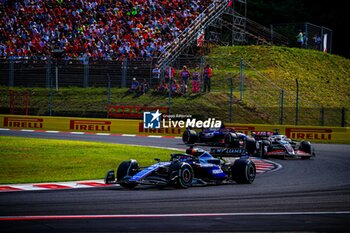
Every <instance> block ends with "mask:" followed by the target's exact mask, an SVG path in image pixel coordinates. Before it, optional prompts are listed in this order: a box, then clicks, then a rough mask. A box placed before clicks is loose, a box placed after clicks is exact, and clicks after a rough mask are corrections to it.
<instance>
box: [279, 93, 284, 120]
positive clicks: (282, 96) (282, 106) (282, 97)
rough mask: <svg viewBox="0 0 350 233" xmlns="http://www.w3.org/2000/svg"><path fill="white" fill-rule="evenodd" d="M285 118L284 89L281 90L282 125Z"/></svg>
mask: <svg viewBox="0 0 350 233" xmlns="http://www.w3.org/2000/svg"><path fill="white" fill-rule="evenodd" d="M283 119H284V90H283V89H281V91H280V125H283Z"/></svg>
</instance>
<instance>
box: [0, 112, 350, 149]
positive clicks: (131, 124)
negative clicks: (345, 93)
mask: <svg viewBox="0 0 350 233" xmlns="http://www.w3.org/2000/svg"><path fill="white" fill-rule="evenodd" d="M156 118H157V115H156V116H155V117H154V119H153V117H152V118H150V119H146V118H145V119H146V120H145V121H144V120H127V119H109V118H105V119H99V118H74V117H42V116H20V115H0V127H1V128H9V129H15V130H21V129H25V130H36V131H49V130H54V131H63V132H88V133H109V134H136V135H160V136H177V137H181V136H182V134H183V132H184V131H185V130H186V128H185V127H184V126H185V125H186V124H182V123H181V121H179V122H177V123H176V124H175V123H174V122H173V121H171V122H170V121H169V120H167V121H166V124H153V126H155V127H145V126H148V125H149V124H145V123H149V121H153V120H157V119H156ZM169 122H170V123H169ZM184 122H185V123H186V121H184ZM189 122H190V123H192V121H189ZM199 123H200V122H199ZM205 123H206V122H203V125H205ZM209 123H210V122H209ZM208 125H209V126H211V124H208ZM158 126H159V127H158ZM214 126H215V124H214ZM225 127H230V128H234V129H235V130H236V131H238V132H243V133H245V134H248V135H250V134H251V132H252V131H255V132H256V131H270V132H273V131H275V130H278V131H279V132H280V133H281V134H285V135H286V136H287V137H289V138H291V139H294V140H298V141H301V140H306V141H311V142H315V143H317V142H322V143H323V142H326V143H346V144H350V127H321V126H320V127H317V126H291V125H262V124H256V125H255V124H226V125H225ZM195 130H197V131H200V130H201V129H195Z"/></svg>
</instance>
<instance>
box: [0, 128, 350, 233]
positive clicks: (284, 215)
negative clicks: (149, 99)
mask: <svg viewBox="0 0 350 233" xmlns="http://www.w3.org/2000/svg"><path fill="white" fill-rule="evenodd" d="M1 135H12V136H24V137H44V138H62V139H72V140H86V141H104V142H113V143H127V144H135V145H136V144H137V145H153V146H165V147H173V148H184V145H182V143H181V140H180V139H170V138H162V139H154V138H145V137H112V136H100V135H71V134H69V135H68V134H52V133H51V134H50V133H37V132H35V133H34V132H21V131H1V132H0V136H1ZM315 148H316V153H317V155H316V158H315V159H311V160H277V159H276V160H274V159H272V160H273V161H276V162H278V163H279V164H281V165H282V166H283V167H282V169H280V170H278V171H275V172H270V173H264V174H260V175H258V176H257V177H256V180H255V182H254V183H253V184H252V185H222V186H207V187H192V188H189V189H184V190H181V189H173V188H163V189H159V188H157V187H150V186H147V187H139V188H136V189H135V190H126V189H123V188H121V187H103V188H101V187H100V188H92V189H69V190H57V191H31V192H27V191H21V192H8V193H0V230H1V232H120V231H124V232H125V231H135V232H140V231H142V232H144V231H147V232H150V231H154V232H174V231H191V232H203V231H206V232H208V231H211V232H212V231H255V232H256V231H259V232H261V231H298V232H300V231H309V232H310V231H318V232H320V231H322V232H324V231H329V232H335V231H337V232H339V231H342V232H348V231H349V227H350V145H328V144H316V145H315ZM106 169H109V168H106Z"/></svg>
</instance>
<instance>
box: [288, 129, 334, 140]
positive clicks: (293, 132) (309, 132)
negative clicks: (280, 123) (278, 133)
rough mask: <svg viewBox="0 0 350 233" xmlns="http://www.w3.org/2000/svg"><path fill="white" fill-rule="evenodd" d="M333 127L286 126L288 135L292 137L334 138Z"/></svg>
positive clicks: (310, 138)
mask: <svg viewBox="0 0 350 233" xmlns="http://www.w3.org/2000/svg"><path fill="white" fill-rule="evenodd" d="M332 132H333V131H332V129H323V128H314V129H309V128H308V129H307V128H286V136H287V137H289V138H291V139H297V140H298V139H304V140H325V141H330V140H332Z"/></svg>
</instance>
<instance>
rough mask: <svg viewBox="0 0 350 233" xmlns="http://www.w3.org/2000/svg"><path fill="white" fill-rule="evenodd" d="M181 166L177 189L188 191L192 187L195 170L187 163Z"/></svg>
mask: <svg viewBox="0 0 350 233" xmlns="http://www.w3.org/2000/svg"><path fill="white" fill-rule="evenodd" d="M179 166H180V168H179V178H178V180H177V183H176V187H177V188H182V189H186V188H188V187H189V186H191V185H192V180H193V170H192V167H191V166H190V165H189V164H187V163H180V164H179Z"/></svg>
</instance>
